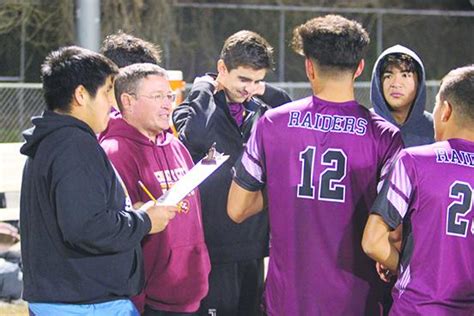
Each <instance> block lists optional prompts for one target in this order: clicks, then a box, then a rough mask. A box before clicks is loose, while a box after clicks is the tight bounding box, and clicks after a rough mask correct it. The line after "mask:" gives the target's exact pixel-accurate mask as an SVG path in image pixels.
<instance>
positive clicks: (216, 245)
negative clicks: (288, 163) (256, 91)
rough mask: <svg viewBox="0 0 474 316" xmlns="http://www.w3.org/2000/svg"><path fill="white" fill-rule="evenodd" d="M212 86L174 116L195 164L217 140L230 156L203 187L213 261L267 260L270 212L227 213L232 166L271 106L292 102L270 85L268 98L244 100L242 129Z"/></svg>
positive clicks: (199, 87)
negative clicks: (235, 217)
mask: <svg viewBox="0 0 474 316" xmlns="http://www.w3.org/2000/svg"><path fill="white" fill-rule="evenodd" d="M214 89H215V88H214V86H213V85H212V84H211V83H209V82H204V81H202V82H195V83H194V84H193V87H192V89H191V91H190V92H189V95H188V97H187V98H186V100H185V101H184V103H183V104H181V105H180V106H178V107H177V108H176V109H175V110H174V112H173V123H174V126H175V127H176V129H177V131H178V133H179V139H180V140H181V141H182V142H183V143H184V145H185V146H186V147H187V148H188V150H189V152H190V154H191V156H192V157H193V160H194V162H197V161H199V160H200V159H202V158H203V157H204V156H205V155H206V154H207V151H208V149H209V147H210V146H211V145H212V143H213V142H216V149H217V151H219V152H221V153H225V154H226V155H230V158H229V159H228V160H227V161H226V162H225V163H224V165H223V166H222V167H221V168H219V169H218V170H217V171H216V172H214V173H213V174H212V175H211V176H210V177H209V178H207V179H206V180H205V181H204V182H203V183H202V184H201V185H200V186H199V190H200V191H201V201H202V217H203V223H204V234H205V238H206V244H207V247H208V250H209V255H210V257H211V262H212V263H229V262H237V261H244V260H254V259H262V258H263V257H265V256H267V255H268V216H267V212H261V213H260V214H258V215H255V216H253V217H252V218H249V219H248V220H246V221H245V222H244V223H242V224H236V223H234V222H233V221H232V220H231V219H230V218H229V216H228V215H227V194H228V193H229V188H230V184H231V182H232V173H231V168H232V166H233V165H234V164H235V161H236V160H237V158H238V157H239V156H240V155H241V154H242V152H243V149H244V143H245V142H247V140H248V138H249V137H250V133H251V131H252V128H253V125H254V123H255V122H257V120H258V119H259V118H260V117H261V116H262V115H263V113H265V111H266V110H267V109H269V108H271V106H274V107H276V106H279V105H281V104H284V103H287V102H290V101H291V100H290V98H289V96H288V95H287V94H286V92H284V91H283V90H281V89H277V88H275V87H272V86H270V85H268V84H267V85H266V88H265V94H264V95H263V96H261V97H259V98H257V97H252V99H251V100H250V101H247V102H244V104H243V105H244V107H245V119H244V121H243V123H242V125H241V126H238V125H237V123H236V121H235V120H234V118H233V117H232V115H231V113H230V111H229V106H228V105H227V101H226V97H225V93H224V91H219V92H218V93H216V94H214Z"/></svg>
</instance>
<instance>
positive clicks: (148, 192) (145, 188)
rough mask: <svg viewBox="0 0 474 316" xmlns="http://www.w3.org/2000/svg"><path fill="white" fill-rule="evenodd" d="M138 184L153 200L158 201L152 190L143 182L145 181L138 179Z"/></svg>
mask: <svg viewBox="0 0 474 316" xmlns="http://www.w3.org/2000/svg"><path fill="white" fill-rule="evenodd" d="M138 185H139V186H140V187H141V188H142V189H143V191H145V193H146V194H147V195H148V196H149V197H150V199H152V200H153V202H155V203H156V199H155V197H154V196H153V194H151V192H150V191H148V189H147V187H146V186H145V185H144V184H143V182H141V181H140V180H138Z"/></svg>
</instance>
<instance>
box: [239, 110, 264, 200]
mask: <svg viewBox="0 0 474 316" xmlns="http://www.w3.org/2000/svg"><path fill="white" fill-rule="evenodd" d="M264 120H265V117H262V118H261V119H260V120H259V121H258V123H257V125H256V126H255V128H254V130H253V131H252V134H251V135H250V138H249V140H248V142H247V145H246V146H245V150H244V152H243V153H242V155H241V156H240V158H239V159H238V160H237V162H236V163H235V166H234V181H235V182H237V184H239V185H240V186H241V187H242V188H244V189H246V190H248V191H258V190H261V189H262V188H263V187H264V185H265V168H264V159H263V150H262V148H263V146H262V127H263V123H264Z"/></svg>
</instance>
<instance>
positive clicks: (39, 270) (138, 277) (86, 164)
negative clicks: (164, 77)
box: [20, 111, 151, 304]
mask: <svg viewBox="0 0 474 316" xmlns="http://www.w3.org/2000/svg"><path fill="white" fill-rule="evenodd" d="M32 122H33V124H34V126H35V127H34V128H32V129H30V130H28V131H26V132H25V133H24V137H25V139H26V144H25V145H23V147H22V148H21V153H22V154H24V155H27V156H28V159H27V161H26V164H25V169H24V172H23V182H22V187H21V202H20V223H21V251H22V256H23V265H24V271H23V272H24V294H23V298H24V299H25V300H27V301H29V302H50V303H53V302H60V303H80V304H90V303H98V302H105V301H111V300H115V299H119V298H124V297H129V296H131V295H135V294H137V293H138V292H139V291H140V289H141V287H142V283H143V268H142V254H141V247H140V241H141V239H142V238H143V237H144V236H145V235H146V234H147V233H148V231H149V230H150V228H151V223H150V219H149V217H148V216H147V215H146V214H145V213H143V212H141V211H139V212H130V211H129V210H128V207H127V206H126V199H125V194H124V191H123V189H122V186H121V184H120V182H119V181H118V180H117V177H116V176H115V172H114V169H113V167H112V165H111V164H110V162H109V160H108V159H107V156H106V155H105V153H104V151H103V150H102V148H101V147H100V145H99V144H98V142H97V140H96V137H95V135H94V132H93V131H92V130H91V129H90V128H89V126H88V125H87V124H85V123H84V122H82V121H80V120H78V119H75V118H74V117H72V116H69V115H60V114H56V113H54V112H50V111H46V112H45V113H44V114H43V116H41V117H36V118H33V120H32ZM126 209H127V210H126Z"/></svg>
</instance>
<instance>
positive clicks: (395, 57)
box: [379, 53, 421, 80]
mask: <svg viewBox="0 0 474 316" xmlns="http://www.w3.org/2000/svg"><path fill="white" fill-rule="evenodd" d="M389 67H397V68H400V69H402V70H403V71H406V72H412V73H416V74H417V75H418V78H421V69H420V65H418V62H416V60H415V59H414V58H413V57H411V56H410V55H408V54H404V53H391V54H388V55H387V56H385V57H384V58H383V59H382V63H381V65H380V74H379V75H380V76H381V75H382V74H383V73H384V72H385V71H387V69H388V68H389ZM419 80H420V79H419Z"/></svg>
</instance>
